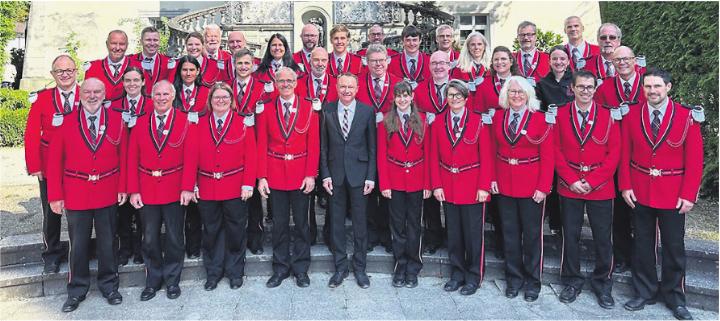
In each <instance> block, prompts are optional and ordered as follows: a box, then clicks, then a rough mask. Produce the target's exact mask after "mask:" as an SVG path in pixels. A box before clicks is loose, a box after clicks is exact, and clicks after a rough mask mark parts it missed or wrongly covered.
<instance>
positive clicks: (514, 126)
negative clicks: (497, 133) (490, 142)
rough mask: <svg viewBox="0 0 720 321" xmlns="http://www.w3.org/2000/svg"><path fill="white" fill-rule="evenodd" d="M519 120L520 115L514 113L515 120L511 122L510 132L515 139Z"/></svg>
mask: <svg viewBox="0 0 720 321" xmlns="http://www.w3.org/2000/svg"><path fill="white" fill-rule="evenodd" d="M519 119H520V113H513V118H512V120H511V121H510V128H508V131H510V136H512V137H515V135H517V128H518V120H519Z"/></svg>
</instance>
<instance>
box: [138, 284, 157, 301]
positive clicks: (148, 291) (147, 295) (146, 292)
mask: <svg viewBox="0 0 720 321" xmlns="http://www.w3.org/2000/svg"><path fill="white" fill-rule="evenodd" d="M157 291H158V289H156V288H151V287H146V288H145V289H143V291H142V293H140V301H148V300H150V299H152V298H154V297H155V292H157Z"/></svg>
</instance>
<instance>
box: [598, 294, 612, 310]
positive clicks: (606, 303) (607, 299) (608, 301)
mask: <svg viewBox="0 0 720 321" xmlns="http://www.w3.org/2000/svg"><path fill="white" fill-rule="evenodd" d="M595 296H596V297H597V302H598V305H599V306H600V307H601V308H603V309H612V308H613V307H615V299H613V297H612V295H611V294H610V293H603V294H601V293H595Z"/></svg>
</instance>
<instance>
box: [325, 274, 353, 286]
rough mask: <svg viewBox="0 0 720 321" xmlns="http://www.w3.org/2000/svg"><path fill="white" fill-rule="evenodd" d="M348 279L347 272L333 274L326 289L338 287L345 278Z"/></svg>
mask: <svg viewBox="0 0 720 321" xmlns="http://www.w3.org/2000/svg"><path fill="white" fill-rule="evenodd" d="M346 277H348V271H345V272H335V274H333V276H332V277H331V278H330V281H329V282H328V287H331V288H337V287H339V286H340V285H341V284H342V283H343V280H345V278H346Z"/></svg>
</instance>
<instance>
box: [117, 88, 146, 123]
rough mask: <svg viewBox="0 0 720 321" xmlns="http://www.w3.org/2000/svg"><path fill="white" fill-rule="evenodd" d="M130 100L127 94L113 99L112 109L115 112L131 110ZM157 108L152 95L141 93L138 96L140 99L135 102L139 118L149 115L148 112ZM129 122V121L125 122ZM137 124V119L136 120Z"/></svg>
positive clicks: (136, 113)
mask: <svg viewBox="0 0 720 321" xmlns="http://www.w3.org/2000/svg"><path fill="white" fill-rule="evenodd" d="M130 107H131V104H130V101H128V97H127V96H122V97H120V98H118V99H115V100H113V101H112V102H110V110H112V111H113V112H117V113H120V114H122V113H123V112H128V113H129V112H130ZM154 109H155V107H154V105H153V101H152V99H151V98H150V97H148V96H144V95H142V94H141V95H140V97H138V101H137V102H136V103H135V113H134V114H133V115H135V116H136V117H137V118H138V119H139V118H140V117H142V116H145V115H147V113H149V112H152V111H153V110H154ZM125 124H127V122H125ZM136 124H137V121H136Z"/></svg>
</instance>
